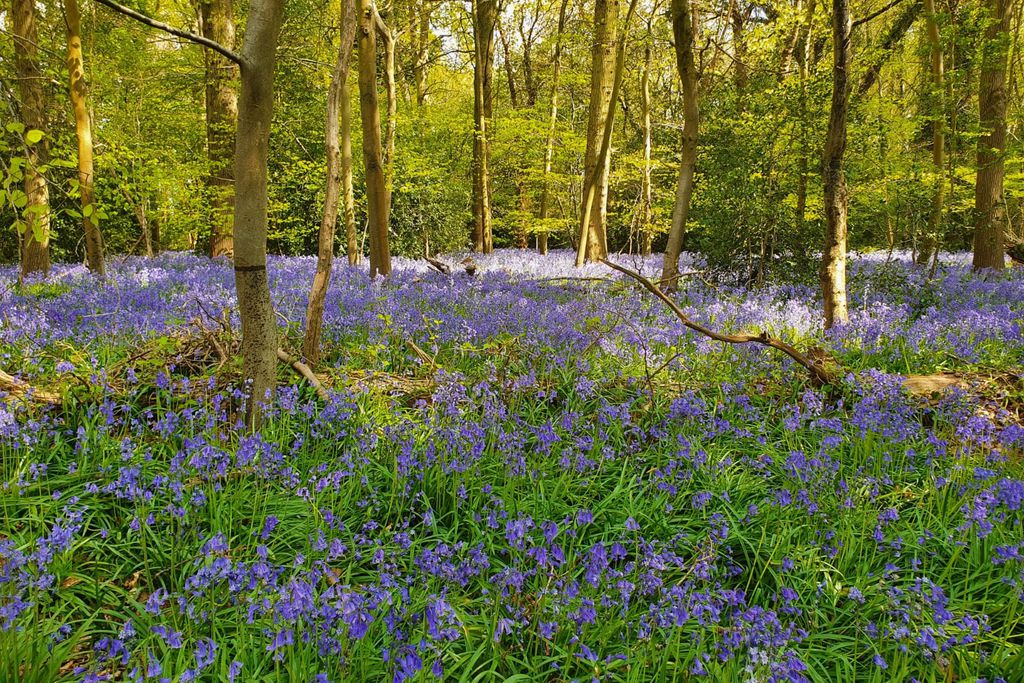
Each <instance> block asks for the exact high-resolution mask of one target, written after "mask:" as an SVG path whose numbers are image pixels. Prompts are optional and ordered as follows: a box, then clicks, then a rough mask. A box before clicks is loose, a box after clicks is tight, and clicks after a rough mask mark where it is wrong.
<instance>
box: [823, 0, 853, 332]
mask: <svg viewBox="0 0 1024 683" xmlns="http://www.w3.org/2000/svg"><path fill="white" fill-rule="evenodd" d="M832 40H833V48H832V105H831V110H830V113H829V119H828V134H827V136H826V138H825V157H824V164H823V167H822V176H823V177H822V180H823V181H824V185H825V218H826V228H825V248H824V250H823V252H822V260H821V273H820V275H821V293H822V296H823V298H824V301H825V310H824V313H825V329H829V328H830V327H832V326H833V325H835V324H836V323H844V322H846V321H847V320H848V319H849V315H848V313H847V310H846V217H847V209H848V203H849V196H848V194H847V190H846V178H845V176H844V173H843V154H844V153H845V151H846V117H847V112H848V110H849V106H850V67H851V62H852V57H853V55H852V49H851V46H850V0H832Z"/></svg>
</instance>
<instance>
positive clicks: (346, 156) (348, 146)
mask: <svg viewBox="0 0 1024 683" xmlns="http://www.w3.org/2000/svg"><path fill="white" fill-rule="evenodd" d="M345 2H347V3H351V2H353V0H345ZM350 13H351V14H352V17H353V18H352V22H353V25H354V24H355V22H356V17H355V10H354V9H350ZM352 43H353V44H354V43H355V34H354V33H353V36H352ZM351 53H352V47H351V45H350V46H349V55H351ZM339 85H340V87H339V88H338V98H339V100H338V107H339V108H340V110H341V197H342V201H343V202H344V207H343V211H344V217H345V242H346V245H345V247H346V252H347V253H348V263H349V265H350V266H354V265H356V264H358V263H359V261H360V259H361V258H362V250H361V249H360V248H359V241H358V240H357V238H356V198H355V190H354V189H353V186H352V92H351V90H350V89H349V86H348V78H347V77H346V78H345V80H343V81H342V82H341V83H340V84H339Z"/></svg>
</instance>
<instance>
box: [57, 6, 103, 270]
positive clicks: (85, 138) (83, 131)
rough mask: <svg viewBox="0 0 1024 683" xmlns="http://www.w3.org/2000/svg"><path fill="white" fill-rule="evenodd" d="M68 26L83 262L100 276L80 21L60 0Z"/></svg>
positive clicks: (73, 8)
mask: <svg viewBox="0 0 1024 683" xmlns="http://www.w3.org/2000/svg"><path fill="white" fill-rule="evenodd" d="M64 15H65V19H66V20H67V26H68V76H69V85H70V93H71V106H72V108H73V109H74V112H75V135H76V137H77V138H78V191H79V196H80V198H81V204H82V227H83V229H84V232H85V261H86V264H87V265H88V266H89V270H91V271H92V272H93V273H95V274H96V275H99V276H100V277H103V276H104V275H105V274H106V268H105V266H104V263H103V235H102V233H101V232H100V226H99V223H98V222H97V221H98V216H96V202H95V197H94V196H93V183H94V182H95V178H94V176H93V164H92V122H91V121H90V120H89V105H88V102H87V99H88V86H87V85H86V82H85V64H84V61H83V58H82V20H81V15H80V14H79V12H78V0H64Z"/></svg>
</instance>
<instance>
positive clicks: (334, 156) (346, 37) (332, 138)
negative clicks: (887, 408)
mask: <svg viewBox="0 0 1024 683" xmlns="http://www.w3.org/2000/svg"><path fill="white" fill-rule="evenodd" d="M355 19H356V18H355V11H354V9H353V7H352V0H341V17H340V23H341V38H340V41H339V44H338V58H337V60H336V61H335V64H334V71H333V73H332V74H331V85H330V87H329V88H328V93H327V117H326V123H325V125H324V137H325V142H326V147H327V188H326V191H325V196H324V215H323V218H322V219H321V221H320V235H319V242H318V247H317V258H316V273H315V274H314V275H313V285H312V287H311V288H310V291H309V302H308V304H307V305H306V336H305V338H304V339H303V342H302V355H303V356H305V357H306V360H307V361H308V362H309V364H310V366H316V365H317V364H318V363H319V362H320V337H321V331H322V329H323V322H324V299H325V298H326V297H327V288H328V286H329V285H330V281H331V265H332V263H333V261H334V233H335V226H336V224H337V221H338V203H339V201H338V200H339V196H340V195H341V193H342V192H343V191H344V189H345V188H344V187H343V182H342V176H343V175H344V173H345V170H344V166H345V162H344V159H343V155H344V153H343V151H342V145H341V144H340V142H339V139H338V138H339V135H340V133H341V121H340V118H341V110H342V108H343V106H344V105H343V102H342V99H343V98H344V97H345V95H344V92H345V91H346V90H347V85H346V83H347V81H348V69H349V62H350V60H351V58H352V44H353V43H354V42H355V37H356V21H355ZM348 137H349V138H351V136H348ZM348 156H349V159H348V189H349V190H351V188H352V150H351V139H350V140H349V150H348ZM347 203H348V200H347V198H346V204H347ZM348 209H349V207H348V206H346V214H347V213H348ZM347 220H348V216H347V215H346V221H347ZM347 225H348V224H347V223H346V227H347ZM352 228H353V230H352V232H353V234H352V235H351V239H352V240H354V239H355V235H354V233H355V225H354V224H353V226H352Z"/></svg>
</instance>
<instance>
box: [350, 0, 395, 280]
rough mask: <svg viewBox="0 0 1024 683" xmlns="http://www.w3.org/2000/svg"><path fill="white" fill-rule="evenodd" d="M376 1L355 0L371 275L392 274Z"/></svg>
mask: <svg viewBox="0 0 1024 683" xmlns="http://www.w3.org/2000/svg"><path fill="white" fill-rule="evenodd" d="M376 14H377V9H376V7H375V6H374V4H373V0H356V18H357V20H358V22H359V25H358V29H357V30H356V46H357V48H358V53H359V103H360V107H359V113H360V117H361V119H362V124H363V164H364V166H365V167H366V218H367V223H368V224H369V227H368V231H369V233H370V277H375V276H377V275H389V274H390V273H391V250H390V248H389V246H388V221H389V206H388V187H387V180H386V179H385V177H384V166H383V162H382V159H381V157H382V150H381V139H380V106H379V104H378V103H377V37H376V33H375V15H376Z"/></svg>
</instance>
